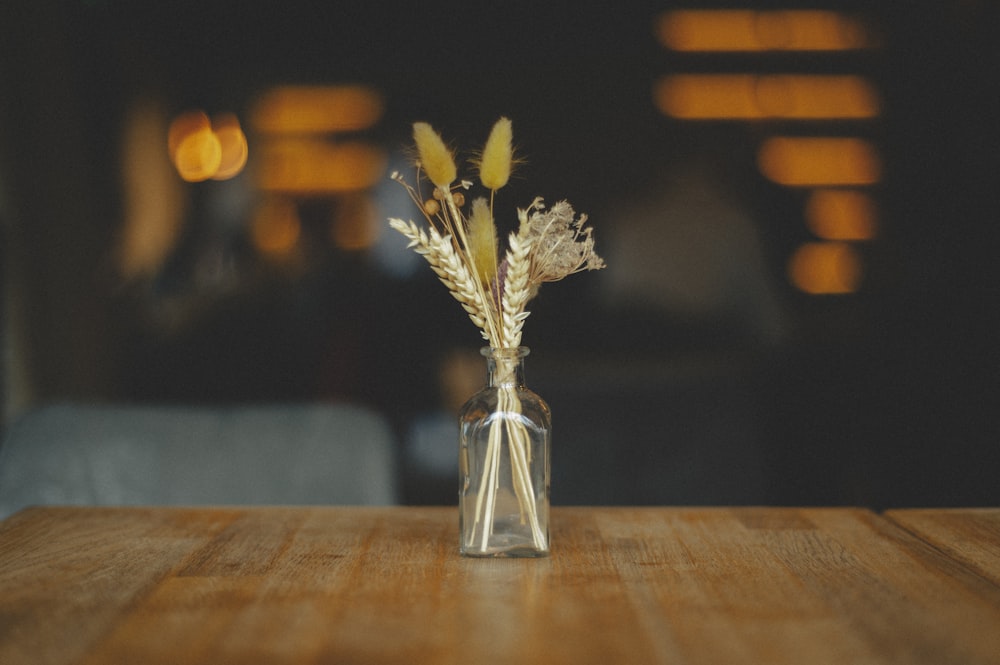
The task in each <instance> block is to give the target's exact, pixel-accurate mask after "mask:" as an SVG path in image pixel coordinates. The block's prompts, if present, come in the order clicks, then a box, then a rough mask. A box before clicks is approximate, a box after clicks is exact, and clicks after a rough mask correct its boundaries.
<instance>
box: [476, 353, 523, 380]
mask: <svg viewBox="0 0 1000 665" xmlns="http://www.w3.org/2000/svg"><path fill="white" fill-rule="evenodd" d="M528 352H529V349H528V347H526V346H520V347H517V348H513V349H500V348H490V347H488V346H487V347H483V349H482V350H481V351H480V353H482V355H483V356H484V357H485V358H486V385H487V386H489V387H490V388H497V387H500V386H508V387H510V386H513V387H518V388H520V387H523V386H524V358H525V356H527V355H528Z"/></svg>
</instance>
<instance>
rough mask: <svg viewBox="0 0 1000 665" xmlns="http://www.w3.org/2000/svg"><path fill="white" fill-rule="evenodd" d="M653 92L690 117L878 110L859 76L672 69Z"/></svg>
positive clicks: (858, 115) (854, 115)
mask: <svg viewBox="0 0 1000 665" xmlns="http://www.w3.org/2000/svg"><path fill="white" fill-rule="evenodd" d="M653 98H654V101H655V103H656V105H657V108H659V110H660V111H661V112H662V113H664V114H666V115H668V116H671V117H675V118H683V119H687V120H692V119H743V120H758V119H765V118H781V119H801V120H817V119H864V118H872V117H875V116H877V115H878V114H879V106H880V104H879V99H878V94H877V92H876V91H875V89H874V87H873V86H872V85H871V84H870V83H868V81H866V80H865V79H864V78H862V77H860V76H820V75H814V76H810V75H756V74H676V75H672V76H666V77H664V78H663V79H661V80H660V81H659V82H657V84H656V86H655V88H654V91H653Z"/></svg>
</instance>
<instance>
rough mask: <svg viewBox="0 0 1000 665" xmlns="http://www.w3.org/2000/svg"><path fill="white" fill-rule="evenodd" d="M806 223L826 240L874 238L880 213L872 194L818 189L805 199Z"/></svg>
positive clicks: (851, 190) (850, 190)
mask: <svg viewBox="0 0 1000 665" xmlns="http://www.w3.org/2000/svg"><path fill="white" fill-rule="evenodd" d="M805 214H806V224H807V225H808V227H809V230H810V231H812V232H813V233H814V234H815V235H816V236H817V237H818V238H823V239H824V240H871V239H872V238H874V237H875V235H876V231H877V227H878V223H877V217H878V212H877V210H876V206H875V202H874V201H872V199H871V197H870V196H869V195H868V194H866V193H864V192H859V191H857V190H854V189H818V190H816V191H814V192H812V193H811V194H810V195H809V199H808V201H807V202H806V210H805Z"/></svg>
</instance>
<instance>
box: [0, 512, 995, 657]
mask: <svg viewBox="0 0 1000 665" xmlns="http://www.w3.org/2000/svg"><path fill="white" fill-rule="evenodd" d="M998 520H1000V511H978V512H977V511H938V512H934V511H929V512H911V511H896V512H893V513H890V514H888V515H887V516H885V517H880V516H878V515H876V514H874V513H871V512H869V511H865V510H856V509H792V508H569V507H564V508H555V509H554V510H553V515H552V542H553V552H552V556H551V557H549V558H546V559H530V560H511V559H485V560H483V559H463V558H460V557H459V556H458V555H457V545H456V539H457V513H456V509H455V508H416V507H412V508H403V507H397V508H312V507H310V508H191V509H188V508H32V509H28V510H26V511H22V512H21V513H18V514H17V515H14V516H12V517H11V518H9V519H8V520H6V521H5V522H3V523H0V663H3V664H4V665H20V664H21V663H31V664H32V665H40V664H44V663H58V664H63V663H74V664H91V663H127V664H131V663H136V664H142V665H153V664H156V663H170V664H172V665H174V664H180V663H183V664H195V665H197V664H200V663H206V664H207V663H211V664H212V665H222V664H227V663H253V664H255V665H259V664H265V663H546V664H558V663H573V664H580V663H602V664H618V663H628V664H631V663H671V664H684V663H713V664H714V663H724V664H727V665H730V664H734V663H754V664H760V663H796V664H801V663H808V664H810V665H816V664H820V663H836V664H837V665H843V664H855V663H866V664H868V663H933V664H934V665H944V664H947V663H956V664H958V663H961V664H962V665H975V664H977V663H1000V580H998V577H997V575H996V573H997V570H998V566H1000V562H998V559H1000V555H998V547H1000V544H998V543H1000V533H998Z"/></svg>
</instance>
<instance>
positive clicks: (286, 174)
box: [258, 139, 388, 194]
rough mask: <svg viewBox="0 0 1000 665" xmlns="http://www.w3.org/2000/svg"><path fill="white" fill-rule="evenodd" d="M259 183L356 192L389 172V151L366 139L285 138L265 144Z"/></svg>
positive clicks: (278, 188)
mask: <svg viewBox="0 0 1000 665" xmlns="http://www.w3.org/2000/svg"><path fill="white" fill-rule="evenodd" d="M261 154H262V157H261V163H260V167H259V169H258V185H259V186H260V188H261V189H264V190H267V191H281V192H290V193H299V194H322V193H341V192H353V191H358V190H361V189H366V188H368V187H371V186H372V185H374V184H375V183H376V182H378V181H380V180H381V179H382V178H383V177H384V176H385V170H386V165H387V161H388V158H387V156H386V154H385V151H384V150H382V149H380V148H377V147H374V146H372V145H369V144H367V143H362V142H360V141H350V142H345V143H339V144H338V143H328V142H325V141H320V140H313V139H281V140H273V141H269V142H267V143H266V144H264V145H263V146H262V147H261Z"/></svg>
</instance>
